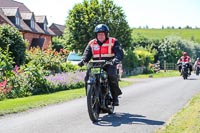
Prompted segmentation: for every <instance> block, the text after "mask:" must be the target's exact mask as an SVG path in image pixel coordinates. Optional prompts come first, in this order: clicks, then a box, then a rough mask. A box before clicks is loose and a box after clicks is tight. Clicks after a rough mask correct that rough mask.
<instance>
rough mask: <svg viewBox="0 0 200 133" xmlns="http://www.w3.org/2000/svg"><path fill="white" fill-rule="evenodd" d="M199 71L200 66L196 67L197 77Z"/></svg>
mask: <svg viewBox="0 0 200 133" xmlns="http://www.w3.org/2000/svg"><path fill="white" fill-rule="evenodd" d="M199 70H200V65H196V67H195V72H196V75H197V76H198V75H199Z"/></svg>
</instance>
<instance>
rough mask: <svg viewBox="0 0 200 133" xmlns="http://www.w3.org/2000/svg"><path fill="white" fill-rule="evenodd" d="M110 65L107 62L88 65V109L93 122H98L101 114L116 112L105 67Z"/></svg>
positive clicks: (92, 62)
mask: <svg viewBox="0 0 200 133" xmlns="http://www.w3.org/2000/svg"><path fill="white" fill-rule="evenodd" d="M107 64H109V62H107V61H105V60H97V61H91V62H89V63H88V65H87V66H88V70H87V73H88V75H89V78H88V81H87V89H86V90H87V107H88V114H89V117H90V119H91V121H93V122H97V121H98V118H99V114H101V113H108V114H112V113H113V112H114V106H113V98H112V95H111V92H110V86H109V84H108V75H107V72H106V71H104V69H103V68H104V67H106V65H107Z"/></svg>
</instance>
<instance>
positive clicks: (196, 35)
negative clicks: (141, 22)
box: [132, 29, 200, 43]
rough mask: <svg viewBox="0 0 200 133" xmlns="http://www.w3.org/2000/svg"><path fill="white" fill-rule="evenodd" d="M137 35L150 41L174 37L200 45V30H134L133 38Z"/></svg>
mask: <svg viewBox="0 0 200 133" xmlns="http://www.w3.org/2000/svg"><path fill="white" fill-rule="evenodd" d="M137 34H141V35H143V36H144V37H147V38H149V39H162V38H165V37H166V36H172V35H173V36H180V37H181V38H183V39H186V40H194V41H196V42H198V43H200V29H133V32H132V36H133V37H134V36H136V35H137Z"/></svg>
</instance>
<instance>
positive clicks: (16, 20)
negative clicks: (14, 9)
mask: <svg viewBox="0 0 200 133" xmlns="http://www.w3.org/2000/svg"><path fill="white" fill-rule="evenodd" d="M15 22H16V25H20V18H19V17H17V16H16V17H15Z"/></svg>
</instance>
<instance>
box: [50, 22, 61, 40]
mask: <svg viewBox="0 0 200 133" xmlns="http://www.w3.org/2000/svg"><path fill="white" fill-rule="evenodd" d="M49 28H50V29H51V30H52V31H53V32H54V33H55V34H56V36H58V37H60V36H62V35H63V33H64V30H65V26H64V25H60V24H55V23H52V24H51V26H50V27H49Z"/></svg>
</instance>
